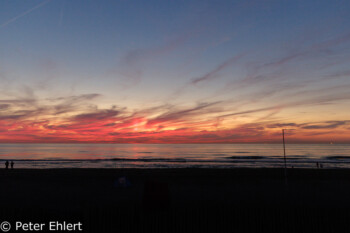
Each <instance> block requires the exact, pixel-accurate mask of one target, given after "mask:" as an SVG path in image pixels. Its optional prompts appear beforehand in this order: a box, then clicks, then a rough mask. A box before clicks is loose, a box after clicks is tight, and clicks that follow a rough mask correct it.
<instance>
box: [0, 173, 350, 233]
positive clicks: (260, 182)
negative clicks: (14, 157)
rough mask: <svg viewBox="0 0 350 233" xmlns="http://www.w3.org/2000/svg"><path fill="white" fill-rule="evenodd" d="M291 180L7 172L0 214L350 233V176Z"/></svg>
mask: <svg viewBox="0 0 350 233" xmlns="http://www.w3.org/2000/svg"><path fill="white" fill-rule="evenodd" d="M287 175H288V176H287V178H288V179H287V180H286V179H285V176H284V170H283V169H264V168H259V169H258V168H257V169H37V170H35V169H13V170H11V169H9V170H5V169H1V170H0V182H1V193H0V198H1V200H2V203H1V206H2V208H1V213H0V216H1V218H2V219H7V221H16V220H17V219H18V218H19V219H22V220H26V219H31V220H32V221H34V220H35V221H44V219H51V220H56V219H62V220H66V221H67V220H72V221H73V220H76V221H81V222H82V223H83V230H84V232H97V229H99V230H98V232H111V231H114V230H119V232H141V231H143V230H145V229H151V230H152V231H153V232H185V231H188V230H189V229H192V228H196V229H202V230H203V231H205V230H208V229H210V228H211V227H212V228H218V227H219V228H220V227H221V228H222V230H223V231H226V230H230V229H231V230H232V229H237V228H239V229H244V230H247V231H248V230H249V231H255V232H256V231H258V232H265V231H266V232H280V230H281V228H283V229H284V232H296V230H298V229H299V227H302V229H305V228H307V229H310V231H314V230H315V232H319V231H320V230H322V231H325V232H333V230H334V229H336V228H341V229H345V228H348V229H350V224H349V223H348V217H350V198H349V197H350V170H347V169H288V172H287ZM101 227H102V228H101ZM100 228H101V229H100ZM246 228H247V229H246ZM317 229H319V230H318V231H316V230H317Z"/></svg>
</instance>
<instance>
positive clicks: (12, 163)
mask: <svg viewBox="0 0 350 233" xmlns="http://www.w3.org/2000/svg"><path fill="white" fill-rule="evenodd" d="M13 165H15V163H14V162H13V161H11V169H13Z"/></svg>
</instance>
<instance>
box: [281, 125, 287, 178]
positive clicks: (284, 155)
mask: <svg viewBox="0 0 350 233" xmlns="http://www.w3.org/2000/svg"><path fill="white" fill-rule="evenodd" d="M282 137H283V158H284V177H285V179H286V183H287V158H286V144H285V141H284V129H282Z"/></svg>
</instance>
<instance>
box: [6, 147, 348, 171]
mask: <svg viewBox="0 0 350 233" xmlns="http://www.w3.org/2000/svg"><path fill="white" fill-rule="evenodd" d="M286 150H287V158H288V161H287V162H288V166H293V167H296V168H297V167H316V165H315V164H316V162H319V163H323V165H324V167H325V168H327V167H328V168H350V145H349V144H332V145H328V144H288V145H287V149H286ZM0 160H2V161H4V160H15V167H17V168H120V167H124V168H179V167H181V168H184V167H215V168H230V167H281V166H283V148H282V145H279V144H0Z"/></svg>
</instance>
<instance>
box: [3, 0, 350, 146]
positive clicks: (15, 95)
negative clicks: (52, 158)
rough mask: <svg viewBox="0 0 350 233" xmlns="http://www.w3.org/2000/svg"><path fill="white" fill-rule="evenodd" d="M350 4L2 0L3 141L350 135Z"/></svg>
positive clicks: (341, 139)
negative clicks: (285, 134) (282, 133)
mask: <svg viewBox="0 0 350 233" xmlns="http://www.w3.org/2000/svg"><path fill="white" fill-rule="evenodd" d="M349 25H350V1H348V0H343V1H340V0H327V1H324V0H317V1H312V0H293V1H287V0H252V1H250V0H244V1H243V0H242V1H234V0H231V1H220V0H215V1H206V0H198V1H189V0H187V1H181V0H176V1H166V0H160V1H153V0H148V1H144V0H139V1H133V0H120V1H117V0H115V1H101V0H99V1H90V0H74V1H69V0H60V1H56V0H46V1H42V0H27V1H23V0H1V1H0V54H1V56H0V143H8V142H11V143H12V142H36V143H42V142H99V143H103V142H106V143H110V142H115V143H241V142H258V143H276V142H280V141H281V129H282V128H284V129H286V133H287V140H288V141H289V142H296V143H297V142H301V143H330V142H333V143H350V26H349Z"/></svg>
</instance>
